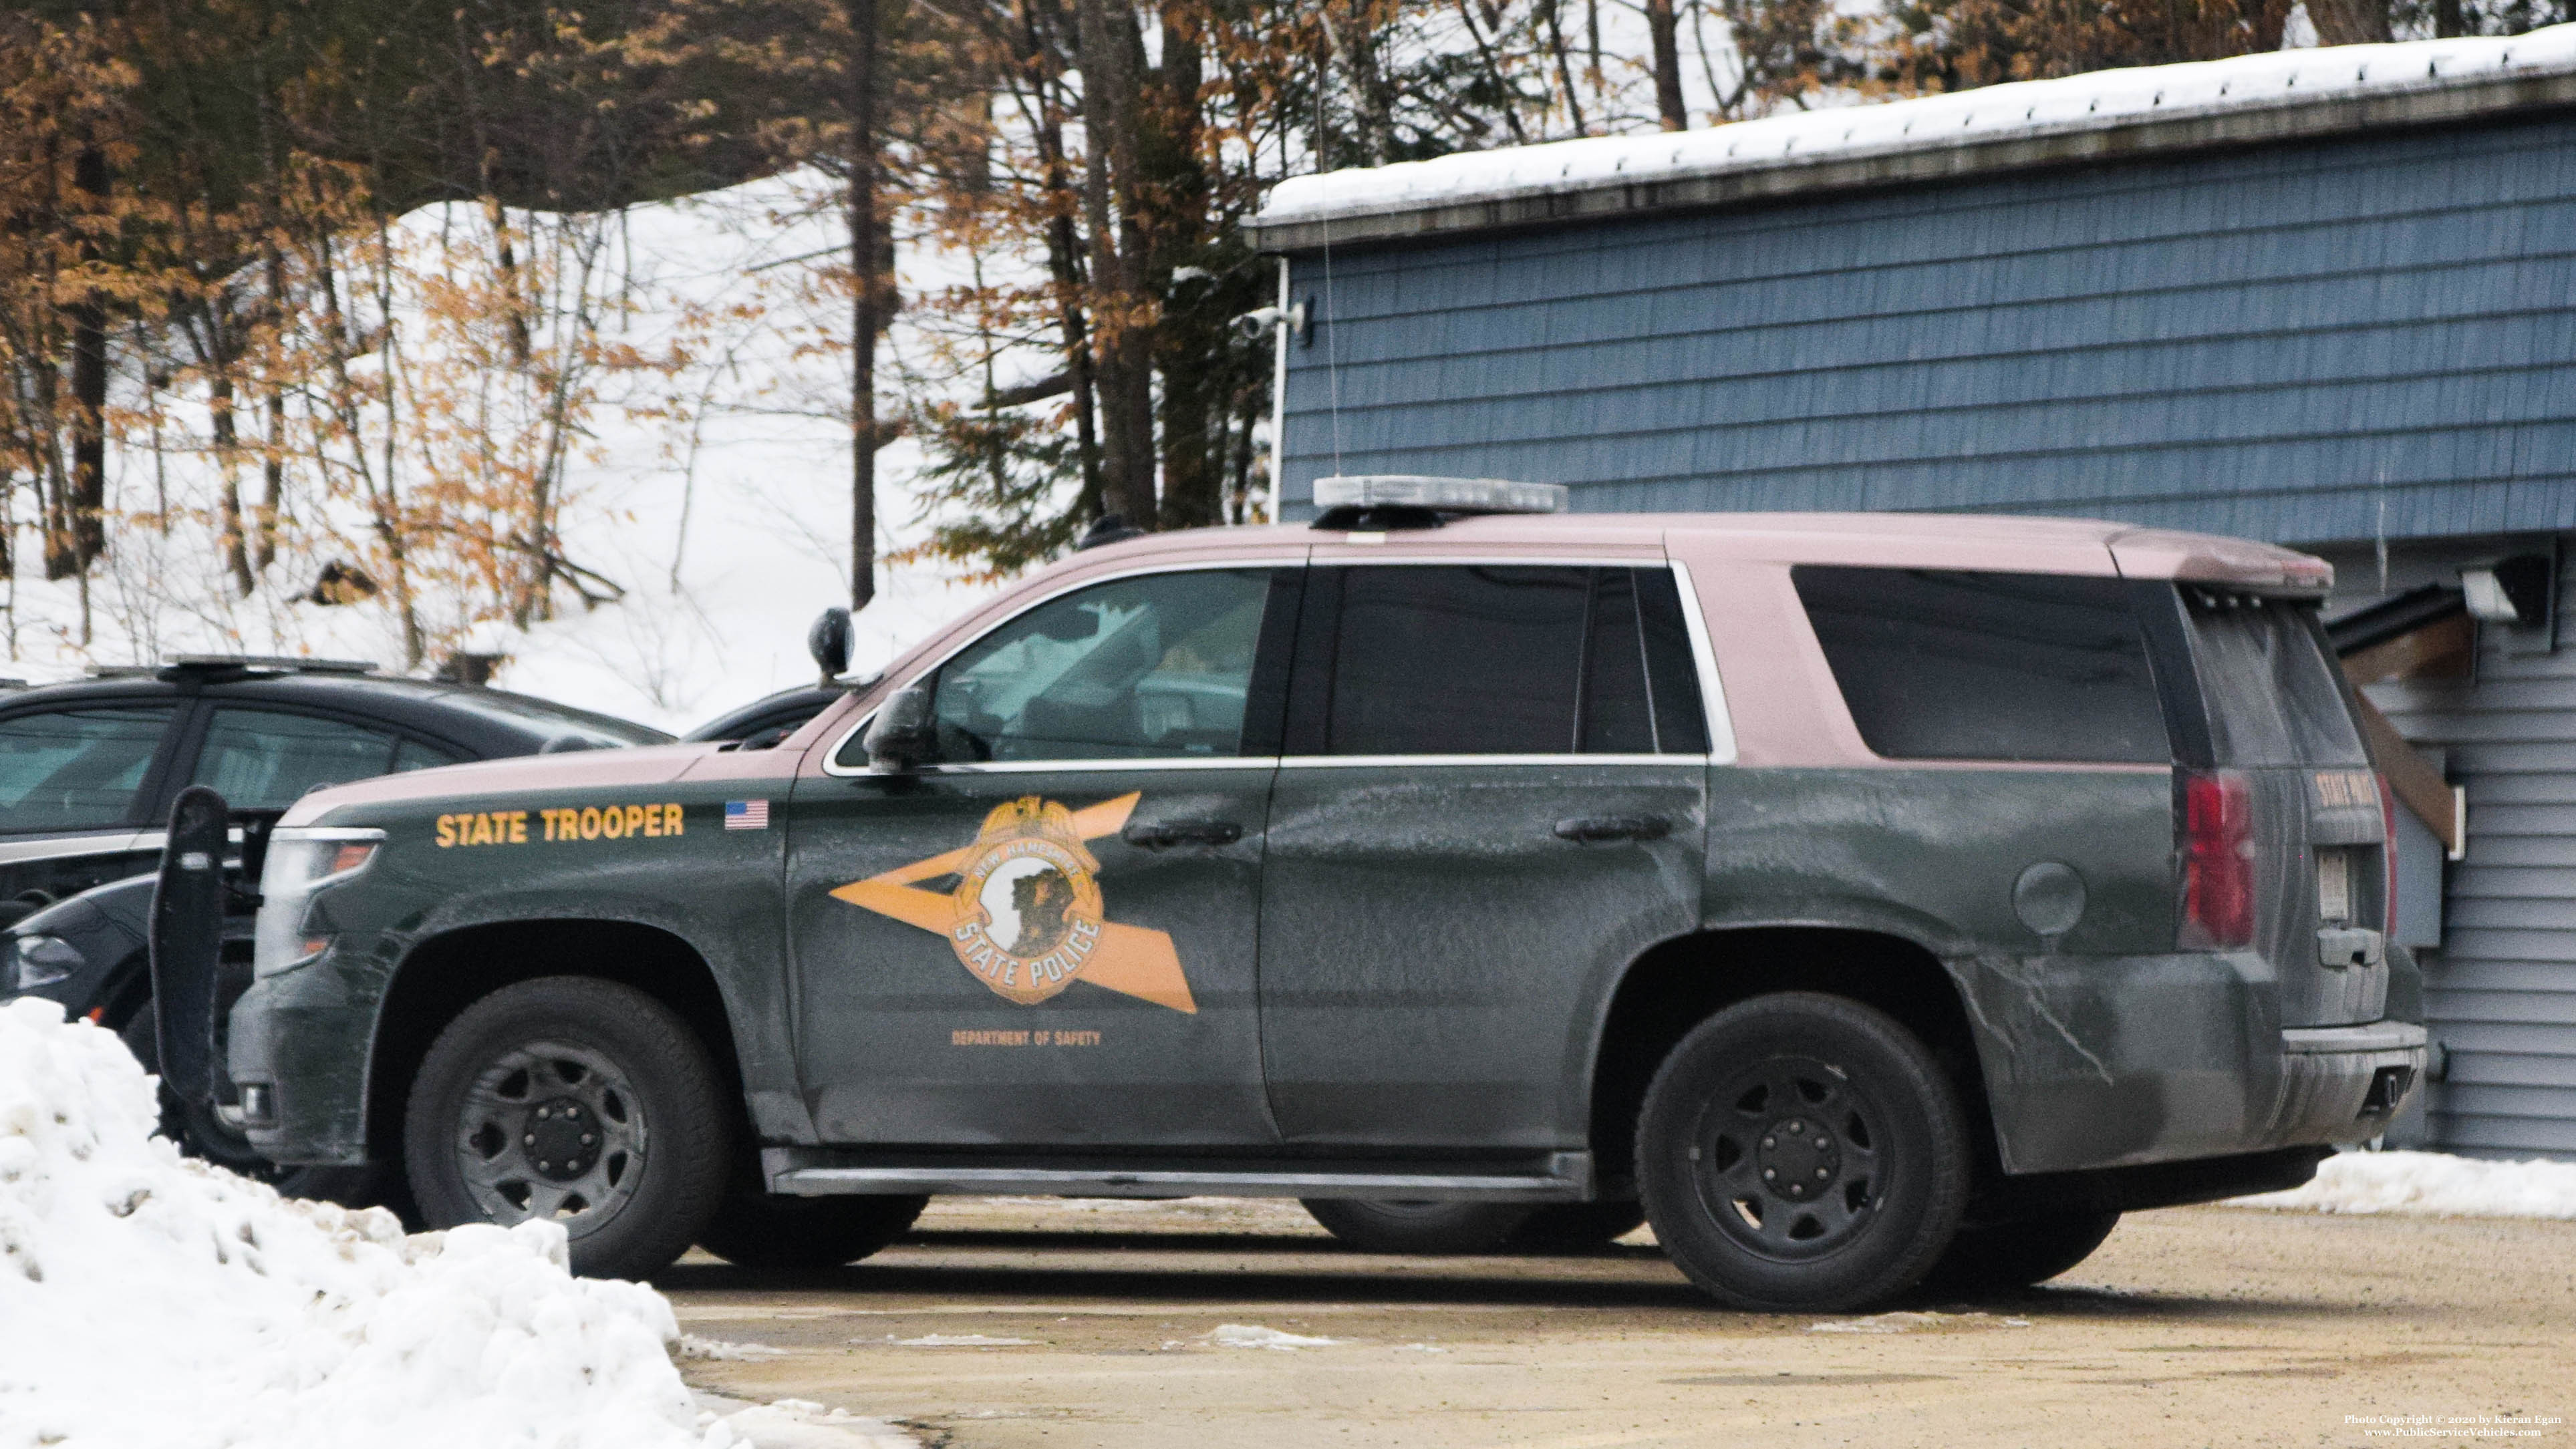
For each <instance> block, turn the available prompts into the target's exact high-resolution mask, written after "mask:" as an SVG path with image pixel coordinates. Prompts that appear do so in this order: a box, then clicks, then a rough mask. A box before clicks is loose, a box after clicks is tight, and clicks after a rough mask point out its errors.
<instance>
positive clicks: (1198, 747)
mask: <svg viewBox="0 0 2576 1449" xmlns="http://www.w3.org/2000/svg"><path fill="white" fill-rule="evenodd" d="M1270 573H1271V571H1270V570H1268V569H1222V570H1219V569H1208V570H1192V571H1188V572H1182V573H1168V574H1152V575H1147V576H1144V577H1141V578H1132V579H1119V580H1117V581H1115V582H1112V583H1105V584H1099V585H1095V586H1094V587H1092V588H1088V589H1083V590H1080V591H1078V592H1075V593H1071V594H1067V595H1065V596H1064V597H1062V598H1060V599H1055V600H1052V601H1050V602H1048V603H1045V604H1042V605H1040V606H1038V607H1037V608H1035V609H1032V610H1030V611H1029V612H1028V613H1025V614H1022V615H1020V616H1019V617H1018V618H1016V619H1013V620H1011V621H1010V622H1009V623H1007V624H1004V625H1003V626H1002V627H1000V628H998V629H996V630H994V631H993V632H992V633H990V634H987V635H985V636H984V637H983V638H981V639H979V640H977V641H975V642H974V643H973V644H971V645H969V646H967V648H966V649H965V650H964V651H963V652H961V653H960V654H958V655H957V656H956V657H955V658H953V659H951V660H949V661H948V663H947V664H946V665H945V666H943V667H942V668H941V669H940V671H939V682H938V686H937V688H936V691H935V693H934V696H933V700H934V705H933V713H934V714H935V715H936V717H937V719H938V722H939V746H940V748H939V757H940V759H941V760H943V761H946V762H949V763H966V762H974V761H987V760H989V761H1002V762H1008V761H1016V760H1115V759H1151V758H1165V757H1170V756H1175V755H1211V756H1230V755H1235V754H1238V753H1240V752H1241V749H1242V745H1243V710H1244V698H1245V695H1246V693H1247V691H1248V690H1249V688H1250V686H1251V682H1252V656H1253V652H1254V649H1255V646H1256V645H1257V644H1258V643H1259V641H1260V638H1261V614H1262V609H1263V606H1264V604H1265V603H1266V602H1267V601H1268V599H1269V595H1270Z"/></svg>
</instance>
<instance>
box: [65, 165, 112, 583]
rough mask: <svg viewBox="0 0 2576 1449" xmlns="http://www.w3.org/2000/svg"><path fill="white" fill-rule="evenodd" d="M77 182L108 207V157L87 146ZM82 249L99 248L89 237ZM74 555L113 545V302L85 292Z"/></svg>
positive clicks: (77, 379) (76, 393) (75, 360)
mask: <svg viewBox="0 0 2576 1449" xmlns="http://www.w3.org/2000/svg"><path fill="white" fill-rule="evenodd" d="M72 182H73V185H75V186H77V187H78V188H79V189H80V191H81V193H82V195H83V196H84V197H85V198H87V200H88V202H89V204H90V205H92V206H95V207H96V208H98V209H99V210H101V211H104V210H106V207H107V157H106V155H105V154H104V153H102V152H99V151H95V150H91V151H83V152H82V153H81V154H80V159H79V160H78V161H76V162H74V163H73V167H72ZM82 250H83V251H84V252H85V253H86V252H91V251H93V250H94V248H93V247H92V246H91V245H90V244H87V243H84V245H83V248H82ZM71 324H72V417H71V423H72V478H71V485H72V486H71V500H70V502H71V508H70V514H71V519H70V522H71V534H72V538H71V555H72V563H73V566H74V568H75V569H76V570H77V571H81V572H86V571H87V570H88V568H89V566H90V564H91V562H92V561H94V560H95V559H97V557H98V556H99V555H100V554H102V553H105V552H106V551H107V302H106V299H105V298H103V297H101V296H100V295H99V294H98V293H97V292H96V291H90V292H85V293H83V294H82V296H81V300H80V301H79V302H77V303H75V304H74V305H73V306H72V308H71Z"/></svg>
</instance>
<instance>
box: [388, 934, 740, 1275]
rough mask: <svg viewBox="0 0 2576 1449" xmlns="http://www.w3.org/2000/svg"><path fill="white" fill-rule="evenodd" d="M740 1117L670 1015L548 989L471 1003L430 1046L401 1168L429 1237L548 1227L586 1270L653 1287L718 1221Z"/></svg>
mask: <svg viewBox="0 0 2576 1449" xmlns="http://www.w3.org/2000/svg"><path fill="white" fill-rule="evenodd" d="M733 1116H734V1112H733V1110H732V1107H731V1104H729V1103H727V1102H726V1101H725V1100H724V1098H723V1095H722V1092H721V1089H720V1088H719V1086H718V1083H717V1079H716V1073H715V1068H714V1065H713V1064H712V1063H711V1062H710V1061H709V1059H708V1056H707V1051H706V1047H705V1046H704V1045H703V1044H702V1043H700V1042H699V1040H698V1037H697V1034H696V1033H695V1032H693V1031H691V1030H690V1029H689V1027H688V1024H687V1023H686V1022H683V1021H682V1020H681V1019H680V1018H679V1016H678V1015H677V1014H675V1013H674V1012H673V1011H672V1010H671V1009H670V1008H669V1007H667V1006H664V1005H663V1004H662V1003H661V1002H659V1001H656V1000H654V999H653V998H652V997H650V996H647V995H645V994H644V993H643V992H640V991H637V990H635V989H634V988H633V987H629V986H621V985H618V984H617V983H615V982H610V981H599V980H594V979H590V978H587V977H574V976H549V977H541V978H539V979H537V980H534V981H523V982H520V983H518V984H517V985H515V986H505V987H503V988H502V989H500V990H499V991H496V992H493V993H492V994H491V995H489V996H487V997H484V998H483V999H482V1000H480V1001H477V1002H475V1003H474V1004H473V1005H472V1006H469V1007H467V1008H466V1009H465V1010H464V1011H463V1012H461V1013H459V1014H458V1016H457V1018H456V1019H455V1020H454V1021H452V1022H450V1023H448V1025H447V1028H446V1030H444V1031H442V1032H440V1033H439V1034H438V1039H437V1040H436V1041H434V1042H432V1043H431V1044H430V1048H429V1054H428V1055H427V1056H426V1057H424V1058H423V1059H422V1060H421V1065H420V1071H419V1073H418V1075H417V1076H415V1077H414V1078H413V1079H412V1090H411V1104H410V1106H409V1108H408V1110H407V1111H406V1112H405V1113H404V1118H403V1160H404V1165H405V1167H406V1169H407V1170H408V1173H409V1176H410V1180H411V1188H412V1193H413V1195H414V1196H415V1198H417V1200H418V1201H419V1204H420V1210H421V1215H422V1216H423V1217H424V1218H426V1219H427V1220H428V1222H429V1224H430V1226H432V1227H439V1228H446V1227H454V1226H456V1225H457V1224H460V1223H473V1222H487V1223H499V1224H502V1225H504V1226H508V1225H511V1224H516V1223H522V1222H526V1221H528V1220H529V1219H531V1218H547V1219H551V1220H553V1221H556V1222H559V1223H561V1224H563V1226H564V1230H565V1231H566V1232H567V1233H568V1234H569V1235H570V1236H571V1239H572V1266H573V1270H574V1271H575V1272H578V1273H585V1274H589V1275H591V1276H594V1277H610V1278H641V1277H643V1276H645V1275H646V1274H649V1273H652V1272H655V1271H657V1270H659V1269H661V1268H663V1267H666V1266H668V1265H669V1264H670V1262H671V1260H673V1259H674V1258H677V1257H679V1256H680V1254H682V1253H684V1252H686V1251H688V1247H689V1244H690V1243H692V1242H694V1241H696V1239H697V1237H698V1234H699V1231H700V1230H701V1229H702V1228H704V1227H705V1226H706V1224H707V1222H708V1220H709V1219H710V1218H711V1217H713V1215H714V1213H715V1210H716V1207H717V1204H718V1203H719V1202H720V1201H721V1200H722V1199H723V1197H724V1190H725V1176H726V1173H725V1168H726V1164H727V1162H728V1160H729V1158H728V1147H729V1138H730V1137H731V1135H732V1134H731V1132H730V1130H729V1127H730V1124H731V1122H732V1120H733Z"/></svg>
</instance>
